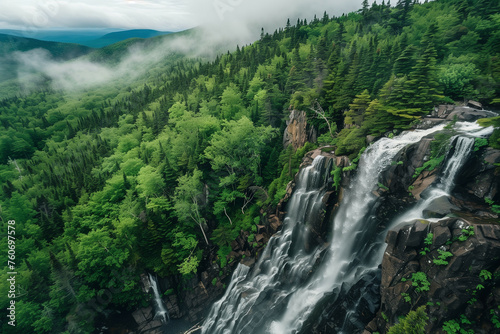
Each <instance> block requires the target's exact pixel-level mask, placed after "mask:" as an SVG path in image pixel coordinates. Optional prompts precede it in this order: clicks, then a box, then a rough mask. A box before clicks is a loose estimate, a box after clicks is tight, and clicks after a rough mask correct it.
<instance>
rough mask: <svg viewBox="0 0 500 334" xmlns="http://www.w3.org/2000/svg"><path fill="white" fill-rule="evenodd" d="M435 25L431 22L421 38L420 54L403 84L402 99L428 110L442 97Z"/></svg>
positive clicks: (415, 106) (407, 103)
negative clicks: (435, 45) (438, 73)
mask: <svg viewBox="0 0 500 334" xmlns="http://www.w3.org/2000/svg"><path fill="white" fill-rule="evenodd" d="M436 31H437V26H436V25H435V24H431V25H430V26H429V29H428V30H427V32H426V33H425V35H424V36H423V38H422V42H421V44H422V54H421V56H420V57H419V58H418V59H417V62H416V65H415V66H414V67H413V68H412V71H411V72H410V74H409V75H408V81H406V83H405V86H404V96H403V101H404V102H405V103H406V105H407V106H409V107H413V108H420V109H422V110H423V111H430V110H431V108H432V107H433V106H434V104H435V103H436V102H437V101H439V100H440V99H442V98H443V96H442V92H441V91H440V88H439V87H440V86H439V82H438V79H437V68H436V55H437V53H436V48H435V47H434V42H433V39H434V34H435V33H436Z"/></svg>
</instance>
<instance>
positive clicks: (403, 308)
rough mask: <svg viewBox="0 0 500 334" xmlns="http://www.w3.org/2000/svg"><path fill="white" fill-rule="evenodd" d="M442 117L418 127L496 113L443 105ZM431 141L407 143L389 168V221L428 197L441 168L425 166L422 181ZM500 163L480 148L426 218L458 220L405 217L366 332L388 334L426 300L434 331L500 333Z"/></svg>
mask: <svg viewBox="0 0 500 334" xmlns="http://www.w3.org/2000/svg"><path fill="white" fill-rule="evenodd" d="M434 116H436V118H431V119H427V122H429V123H428V124H427V125H426V123H425V122H426V121H425V120H424V122H423V123H422V124H421V125H419V126H417V127H426V126H430V125H432V126H433V125H436V124H439V122H441V121H443V120H451V119H453V118H455V119H459V120H460V119H462V120H468V121H470V120H475V119H477V118H480V117H484V116H488V112H485V111H481V110H474V109H471V108H467V107H452V106H441V107H440V108H439V109H437V110H436V112H435V115H434ZM431 141H432V138H430V137H428V138H424V139H423V140H421V141H420V142H419V143H415V144H413V145H411V146H409V147H407V148H406V149H405V150H403V152H401V154H400V156H399V157H398V158H397V160H398V162H397V163H396V164H394V165H393V166H392V167H391V168H390V169H389V170H388V171H387V172H386V173H384V175H383V181H382V183H383V184H385V185H386V186H387V189H379V193H380V196H383V197H385V198H386V200H385V201H384V204H382V206H381V208H380V209H379V210H378V215H380V217H381V219H383V217H384V216H386V218H389V216H393V214H391V212H394V214H395V213H396V212H397V211H401V209H403V208H405V207H408V205H410V204H411V203H413V202H414V201H415V200H417V199H419V198H420V197H424V198H425V197H426V196H427V195H428V189H429V186H430V185H431V184H432V183H433V182H434V181H435V180H436V177H437V175H438V170H437V169H435V170H430V171H424V172H422V173H421V174H420V175H419V176H418V177H417V178H414V177H413V174H414V172H415V169H416V168H418V167H420V166H421V165H422V164H423V163H424V161H426V160H428V157H429V154H430V143H431ZM452 150H453V148H452V149H451V150H450V152H448V154H452V152H451V151H452ZM498 163H500V151H499V150H494V149H491V148H484V147H483V148H477V149H475V150H474V152H473V153H472V155H471V156H470V157H469V158H468V160H467V162H466V163H465V165H464V166H463V168H462V170H461V171H460V172H459V174H458V175H457V178H456V181H455V183H456V185H455V189H454V191H453V192H452V194H451V196H450V197H449V198H445V197H441V198H437V199H436V200H434V201H433V202H432V203H431V204H430V205H429V206H428V207H427V209H426V210H424V211H423V216H424V218H425V219H432V218H443V217H446V216H449V217H453V218H444V219H441V220H439V221H437V222H431V221H429V220H417V221H410V222H405V223H402V224H400V225H399V226H396V227H395V228H393V229H392V230H390V231H389V233H388V234H387V238H386V243H387V249H386V251H385V254H384V258H383V262H382V267H381V275H382V277H381V286H380V301H381V306H380V309H379V311H378V313H377V315H376V316H375V317H374V319H373V320H372V321H371V322H370V323H369V324H368V325H367V327H366V329H365V333H375V332H378V333H386V332H387V330H388V329H389V327H390V326H392V325H394V324H395V323H397V322H398V318H399V317H401V316H405V315H406V314H407V313H408V312H409V311H411V310H415V309H416V308H417V307H419V306H421V305H426V310H427V314H428V316H429V321H428V325H427V327H426V332H427V333H445V331H444V329H443V327H444V328H451V327H453V328H454V329H456V333H459V332H460V330H464V333H465V331H467V330H473V331H474V332H475V333H493V332H500V323H498V322H497V321H498V319H499V316H500V309H499V305H500V225H499V224H498V223H499V222H500V220H499V217H498V215H496V214H495V213H493V212H491V210H490V207H489V206H488V205H487V204H486V203H485V200H488V199H495V200H496V201H498V199H499V196H500V194H499V185H500V173H499V171H498V168H497V167H496V166H495V164H498ZM409 193H410V194H409ZM450 326H451V327H450ZM450 330H451V329H450ZM448 333H455V331H449V332H448Z"/></svg>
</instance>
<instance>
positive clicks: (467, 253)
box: [367, 218, 500, 333]
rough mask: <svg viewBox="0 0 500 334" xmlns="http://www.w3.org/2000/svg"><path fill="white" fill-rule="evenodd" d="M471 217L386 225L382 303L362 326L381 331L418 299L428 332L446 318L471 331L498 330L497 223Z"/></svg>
mask: <svg viewBox="0 0 500 334" xmlns="http://www.w3.org/2000/svg"><path fill="white" fill-rule="evenodd" d="M474 220H475V222H474V221H473V220H467V219H463V218H449V219H444V220H441V221H439V222H436V223H430V222H429V221H425V220H417V221H414V222H412V223H410V224H408V225H405V226H403V227H401V226H399V227H397V228H395V229H392V230H391V231H389V233H388V234H387V239H386V242H387V249H386V252H385V255H384V259H383V262H382V281H381V286H380V291H381V307H380V310H379V312H378V314H377V317H376V318H375V319H374V320H373V321H372V322H370V324H369V325H368V326H367V332H369V333H373V332H379V333H385V332H386V331H387V329H388V327H389V325H393V324H394V323H396V322H397V321H398V317H400V316H403V315H406V314H407V313H408V312H409V311H411V310H414V309H416V308H417V307H418V306H420V305H427V313H428V315H429V318H430V321H429V323H428V325H427V327H426V332H427V333H442V332H443V331H442V326H443V324H444V323H445V322H446V321H450V320H455V321H457V322H458V323H460V324H461V326H462V328H466V329H471V328H472V329H474V331H475V333H493V332H495V331H498V329H495V327H494V326H495V325H494V323H493V322H492V318H493V317H494V316H496V317H498V316H499V313H500V312H499V309H498V305H500V285H499V283H500V277H499V274H500V226H499V225H496V224H492V223H490V222H478V220H477V218H476V219H474ZM464 317H465V318H467V319H468V321H470V322H471V324H465V323H462V319H464Z"/></svg>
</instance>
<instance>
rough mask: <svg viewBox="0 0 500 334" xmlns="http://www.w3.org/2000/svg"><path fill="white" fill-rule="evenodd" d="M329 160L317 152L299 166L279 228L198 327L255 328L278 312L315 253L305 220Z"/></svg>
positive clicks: (316, 212)
mask: <svg viewBox="0 0 500 334" xmlns="http://www.w3.org/2000/svg"><path fill="white" fill-rule="evenodd" d="M331 164H332V162H331V160H329V159H326V158H325V157H323V156H318V157H316V158H315V159H314V160H313V163H312V165H311V166H308V167H306V168H304V169H302V170H301V171H300V173H299V175H298V177H297V185H296V188H295V191H294V193H293V194H292V197H291V198H290V201H289V203H288V205H287V210H288V213H287V215H286V217H285V219H284V224H283V230H282V231H281V232H279V233H277V234H276V235H275V236H273V237H272V238H271V239H270V240H269V243H268V245H267V246H266V249H265V250H264V252H263V254H262V255H261V257H260V259H259V261H258V262H257V264H256V265H255V267H254V268H253V270H252V272H250V270H249V268H248V267H246V266H244V265H242V264H239V265H238V267H237V268H236V271H235V272H234V274H233V277H232V280H231V283H230V285H229V286H228V288H227V290H226V293H225V295H224V296H223V297H222V299H221V300H219V301H218V302H217V303H215V305H214V306H213V307H212V309H211V312H210V314H209V316H208V318H207V320H206V321H205V323H204V324H203V330H202V333H210V334H216V333H251V334H254V333H257V332H258V331H260V330H262V326H263V325H264V324H265V323H266V321H269V319H272V318H273V317H276V316H278V315H279V314H280V313H281V311H282V308H283V307H284V306H285V305H286V304H285V302H286V298H287V297H288V295H290V294H291V293H292V292H293V291H294V290H295V289H296V288H297V287H298V286H299V285H300V284H301V283H303V282H304V280H305V279H306V278H307V274H308V273H309V272H310V271H311V270H312V267H313V265H314V263H315V261H316V259H317V257H318V255H319V250H318V249H315V250H310V249H309V247H308V240H309V229H308V227H307V226H306V224H305V222H313V221H316V220H317V219H319V218H320V215H321V213H322V209H324V204H323V203H322V198H323V196H324V194H325V193H326V185H327V183H328V178H329V171H330V169H331Z"/></svg>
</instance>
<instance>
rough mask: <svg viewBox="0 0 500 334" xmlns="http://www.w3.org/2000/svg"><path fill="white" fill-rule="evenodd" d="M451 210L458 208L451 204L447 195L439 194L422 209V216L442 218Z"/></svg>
mask: <svg viewBox="0 0 500 334" xmlns="http://www.w3.org/2000/svg"><path fill="white" fill-rule="evenodd" d="M453 210H458V207H457V206H455V205H453V204H451V202H450V200H449V199H448V197H447V196H441V197H438V198H436V199H434V200H433V201H432V202H431V203H430V204H429V205H428V206H427V208H426V209H425V210H424V211H423V216H424V218H442V217H444V216H446V215H448V214H450V213H451V212H452V211H453Z"/></svg>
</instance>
